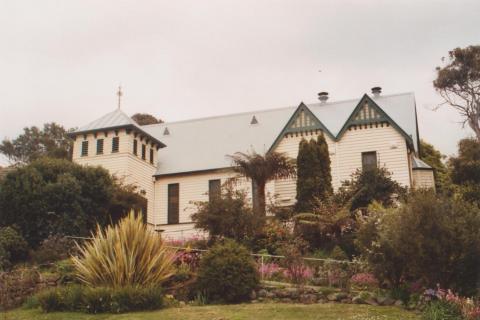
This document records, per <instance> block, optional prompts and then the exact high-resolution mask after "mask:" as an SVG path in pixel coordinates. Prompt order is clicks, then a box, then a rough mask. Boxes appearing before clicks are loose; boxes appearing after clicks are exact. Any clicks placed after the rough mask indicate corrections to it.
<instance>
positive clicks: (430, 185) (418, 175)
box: [412, 170, 435, 189]
mask: <svg viewBox="0 0 480 320" xmlns="http://www.w3.org/2000/svg"><path fill="white" fill-rule="evenodd" d="M412 175H413V186H414V188H415V189H435V179H434V176H433V170H413V173H412Z"/></svg>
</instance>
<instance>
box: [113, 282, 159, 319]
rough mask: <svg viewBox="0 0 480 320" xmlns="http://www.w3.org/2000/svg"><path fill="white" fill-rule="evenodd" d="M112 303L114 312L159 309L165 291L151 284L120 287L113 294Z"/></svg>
mask: <svg viewBox="0 0 480 320" xmlns="http://www.w3.org/2000/svg"><path fill="white" fill-rule="evenodd" d="M111 304H112V305H111V309H110V312H114V313H124V312H132V311H142V310H157V309H160V308H161V307H162V305H163V291H162V289H161V288H160V287H151V286H147V287H142V288H136V287H124V288H118V289H115V290H114V291H113V292H112V294H111Z"/></svg>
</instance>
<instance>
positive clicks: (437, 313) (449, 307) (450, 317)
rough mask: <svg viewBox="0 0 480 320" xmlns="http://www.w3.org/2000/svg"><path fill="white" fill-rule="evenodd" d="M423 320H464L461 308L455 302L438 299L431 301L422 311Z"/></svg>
mask: <svg viewBox="0 0 480 320" xmlns="http://www.w3.org/2000/svg"><path fill="white" fill-rule="evenodd" d="M422 319H423V320H463V317H462V312H461V311H460V308H459V307H458V306H456V305H455V304H453V303H451V302H448V301H443V300H438V301H432V302H431V303H429V304H428V305H427V306H426V308H425V310H423V312H422Z"/></svg>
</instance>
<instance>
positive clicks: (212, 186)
mask: <svg viewBox="0 0 480 320" xmlns="http://www.w3.org/2000/svg"><path fill="white" fill-rule="evenodd" d="M221 192H222V191H221V188H220V179H215V180H209V181H208V201H212V200H213V199H215V198H220V195H221Z"/></svg>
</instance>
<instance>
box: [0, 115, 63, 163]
mask: <svg viewBox="0 0 480 320" xmlns="http://www.w3.org/2000/svg"><path fill="white" fill-rule="evenodd" d="M70 131H72V130H69V131H67V130H65V128H64V127H62V126H61V125H58V124H56V123H55V122H52V123H46V124H44V126H43V130H42V129H39V128H38V127H35V126H33V127H30V128H28V127H26V128H24V129H23V134H21V135H19V136H18V137H17V138H16V139H13V140H9V139H4V140H3V141H2V143H1V144H0V153H1V154H3V155H5V156H6V157H7V158H8V159H9V160H10V161H11V162H13V163H20V164H25V163H30V162H32V161H34V160H36V159H40V158H42V157H49V158H58V159H70V158H71V151H72V140H71V139H70V138H69V137H68V136H67V134H68V132H70Z"/></svg>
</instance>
